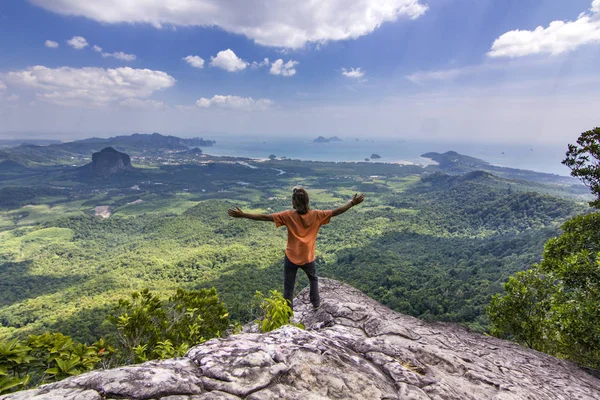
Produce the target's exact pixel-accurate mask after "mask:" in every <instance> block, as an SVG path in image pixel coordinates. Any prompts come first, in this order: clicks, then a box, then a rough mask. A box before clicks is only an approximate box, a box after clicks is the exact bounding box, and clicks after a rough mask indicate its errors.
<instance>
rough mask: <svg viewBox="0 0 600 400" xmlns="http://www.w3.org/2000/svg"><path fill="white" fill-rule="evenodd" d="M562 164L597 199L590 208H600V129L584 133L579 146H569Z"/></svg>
mask: <svg viewBox="0 0 600 400" xmlns="http://www.w3.org/2000/svg"><path fill="white" fill-rule="evenodd" d="M562 163H563V164H564V165H566V166H567V167H569V168H570V169H571V175H572V176H575V177H577V178H579V179H581V180H582V181H583V183H584V184H585V185H587V186H589V188H590V189H591V190H592V194H593V195H594V196H596V197H597V199H596V200H594V201H591V202H590V206H592V207H596V208H600V128H595V129H593V130H591V131H587V132H584V133H582V134H581V136H579V139H577V145H574V144H569V150H568V151H567V154H566V158H565V159H564V160H563V161H562Z"/></svg>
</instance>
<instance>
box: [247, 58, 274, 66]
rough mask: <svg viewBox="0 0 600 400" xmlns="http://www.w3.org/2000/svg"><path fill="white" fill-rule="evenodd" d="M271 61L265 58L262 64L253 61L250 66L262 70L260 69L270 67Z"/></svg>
mask: <svg viewBox="0 0 600 400" xmlns="http://www.w3.org/2000/svg"><path fill="white" fill-rule="evenodd" d="M270 64H271V63H270V61H269V59H268V58H266V57H265V58H264V59H263V60H262V61H261V62H258V61H252V64H250V66H251V67H252V68H260V67H268V66H269V65H270Z"/></svg>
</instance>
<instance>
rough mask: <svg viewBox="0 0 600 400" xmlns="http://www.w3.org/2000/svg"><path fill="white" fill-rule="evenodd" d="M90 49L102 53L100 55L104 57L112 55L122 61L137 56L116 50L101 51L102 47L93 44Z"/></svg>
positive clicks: (133, 58) (131, 59) (133, 59)
mask: <svg viewBox="0 0 600 400" xmlns="http://www.w3.org/2000/svg"><path fill="white" fill-rule="evenodd" d="M92 49H93V50H94V51H95V52H96V53H100V54H101V55H102V57H104V58H107V57H113V58H116V59H117V60H123V61H135V59H136V58H137V56H136V55H135V54H127V53H124V52H122V51H117V52H114V53H105V52H104V51H103V49H102V47H100V46H98V45H94V47H92Z"/></svg>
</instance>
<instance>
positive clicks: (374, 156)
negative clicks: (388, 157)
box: [371, 153, 381, 160]
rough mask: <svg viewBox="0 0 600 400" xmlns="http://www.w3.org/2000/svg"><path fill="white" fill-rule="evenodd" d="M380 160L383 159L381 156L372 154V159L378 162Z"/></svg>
mask: <svg viewBox="0 0 600 400" xmlns="http://www.w3.org/2000/svg"><path fill="white" fill-rule="evenodd" d="M378 158H381V156H380V155H379V154H375V153H373V154H371V159H373V160H376V159H378Z"/></svg>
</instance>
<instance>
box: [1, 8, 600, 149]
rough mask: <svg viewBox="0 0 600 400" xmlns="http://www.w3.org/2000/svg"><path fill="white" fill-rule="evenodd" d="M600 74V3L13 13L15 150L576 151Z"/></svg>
mask: <svg viewBox="0 0 600 400" xmlns="http://www.w3.org/2000/svg"><path fill="white" fill-rule="evenodd" d="M225 3H226V4H225ZM538 27H539V28H538ZM536 28H537V29H536ZM188 56H194V57H195V58H193V59H192V58H188V60H190V61H194V60H195V63H194V64H195V66H193V65H191V64H190V63H189V62H187V61H186V60H185V58H186V57H188ZM265 59H268V62H267V61H265ZM202 61H203V62H202ZM599 61H600V0H594V1H592V0H569V1H563V0H429V1H426V0H387V1H382V0H331V1H329V2H297V1H290V0H272V1H268V2H267V1H260V0H244V1H242V0H235V1H228V2H223V1H219V0H146V1H139V0H86V1H85V2H82V1H79V0H31V1H25V0H23V1H22V0H10V1H5V2H2V3H0V117H1V118H0V136H5V137H8V136H15V135H17V134H21V133H27V134H30V135H37V136H43V135H55V136H57V135H58V136H62V137H65V138H72V137H84V136H89V135H91V134H94V135H103V136H106V135H111V134H114V133H130V132H133V131H141V132H153V131H159V132H165V133H172V134H179V135H183V136H186V135H196V134H203V133H208V134H214V135H220V134H229V135H304V134H309V135H313V133H314V135H318V134H337V135H341V136H345V135H347V136H352V137H354V136H372V135H375V136H398V137H403V138H404V137H409V138H410V137H419V138H432V139H436V138H443V139H453V138H456V139H460V140H474V141H480V142H519V141H521V140H528V141H530V140H532V139H533V138H540V139H543V140H545V141H548V142H557V143H559V142H561V143H562V142H564V141H566V140H572V139H573V138H575V137H577V135H578V134H579V133H580V132H581V131H582V130H587V129H590V128H592V127H594V126H597V125H599V122H598V117H597V115H600V114H598V112H597V110H598V106H600V100H598V96H593V95H592V94H593V93H594V92H595V93H597V90H598V89H599V88H600V76H599V75H598V69H597V65H598V62H599ZM595 66H596V67H595ZM200 67H201V68H200Z"/></svg>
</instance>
